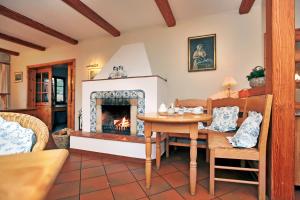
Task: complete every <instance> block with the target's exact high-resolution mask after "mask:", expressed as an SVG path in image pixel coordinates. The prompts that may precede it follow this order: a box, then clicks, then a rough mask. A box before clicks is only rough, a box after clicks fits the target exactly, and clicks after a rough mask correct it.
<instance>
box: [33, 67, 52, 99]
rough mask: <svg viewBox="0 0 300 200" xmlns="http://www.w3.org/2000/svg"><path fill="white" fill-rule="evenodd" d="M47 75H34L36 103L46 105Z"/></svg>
mask: <svg viewBox="0 0 300 200" xmlns="http://www.w3.org/2000/svg"><path fill="white" fill-rule="evenodd" d="M48 82H49V73H48V72H46V71H45V72H44V71H41V72H37V73H36V84H35V87H36V98H35V102H36V103H40V104H42V103H48V102H49V99H48V90H49V85H48Z"/></svg>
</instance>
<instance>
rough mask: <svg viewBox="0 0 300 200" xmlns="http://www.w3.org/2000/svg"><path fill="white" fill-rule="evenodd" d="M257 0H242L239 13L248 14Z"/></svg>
mask: <svg viewBox="0 0 300 200" xmlns="http://www.w3.org/2000/svg"><path fill="white" fill-rule="evenodd" d="M254 2H255V0H242V3H241V6H240V10H239V13H240V15H243V14H247V13H249V12H250V10H251V8H252V6H253V4H254Z"/></svg>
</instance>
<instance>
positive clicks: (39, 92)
mask: <svg viewBox="0 0 300 200" xmlns="http://www.w3.org/2000/svg"><path fill="white" fill-rule="evenodd" d="M51 91H52V68H51V67H47V68H42V69H37V70H36V76H35V105H36V108H37V112H36V116H37V117H38V118H39V119H41V120H42V121H43V122H44V123H45V124H46V125H47V126H48V128H49V130H52V92H51Z"/></svg>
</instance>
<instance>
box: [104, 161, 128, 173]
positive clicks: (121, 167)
mask: <svg viewBox="0 0 300 200" xmlns="http://www.w3.org/2000/svg"><path fill="white" fill-rule="evenodd" d="M126 170H128V168H127V166H126V165H125V164H124V163H117V164H111V165H106V166H105V171H106V173H107V174H112V173H117V172H121V171H126Z"/></svg>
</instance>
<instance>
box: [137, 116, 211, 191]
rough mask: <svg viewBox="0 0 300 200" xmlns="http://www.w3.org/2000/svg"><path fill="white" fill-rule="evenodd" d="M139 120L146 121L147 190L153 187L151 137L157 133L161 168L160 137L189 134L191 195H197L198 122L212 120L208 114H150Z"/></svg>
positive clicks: (158, 159)
mask: <svg viewBox="0 0 300 200" xmlns="http://www.w3.org/2000/svg"><path fill="white" fill-rule="evenodd" d="M137 118H138V119H140V120H143V121H144V125H145V133H144V134H145V140H146V164H145V173H146V188H147V189H149V188H150V186H151V152H152V150H151V135H152V132H156V165H157V167H158V168H159V166H160V137H161V133H162V132H163V133H166V134H167V133H181V134H189V137H190V139H191V145H190V193H191V194H192V195H194V194H195V191H196V180H197V138H198V122H207V121H209V120H211V115H208V114H200V115H194V114H184V115H159V114H158V113H150V114H143V115H138V116H137Z"/></svg>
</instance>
